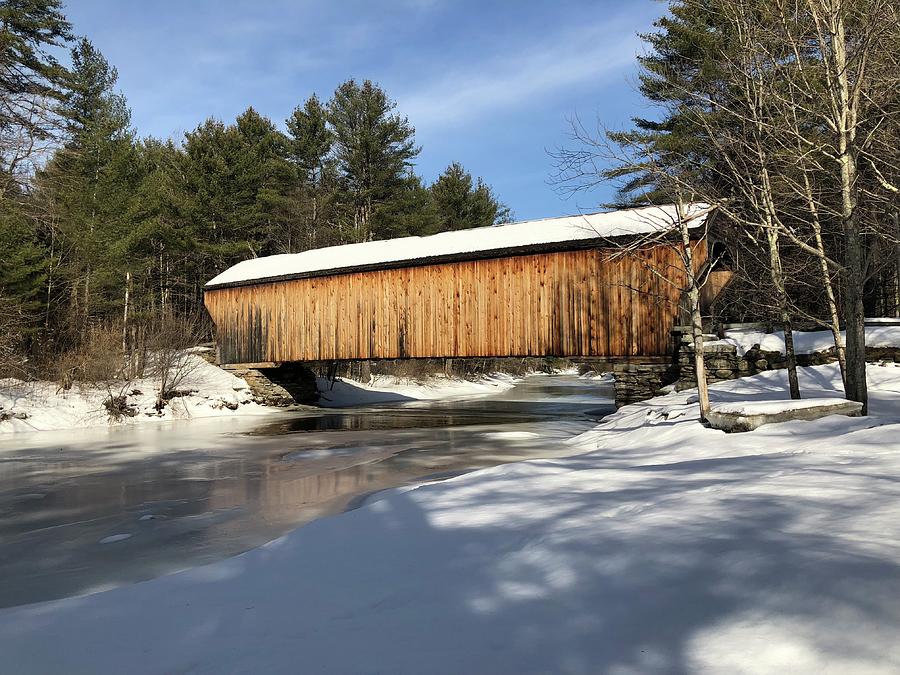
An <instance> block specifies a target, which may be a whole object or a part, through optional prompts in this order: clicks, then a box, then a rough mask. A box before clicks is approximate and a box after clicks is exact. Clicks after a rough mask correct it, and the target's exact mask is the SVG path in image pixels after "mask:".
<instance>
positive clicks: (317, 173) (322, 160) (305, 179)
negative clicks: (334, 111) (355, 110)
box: [282, 94, 340, 253]
mask: <svg viewBox="0 0 900 675" xmlns="http://www.w3.org/2000/svg"><path fill="white" fill-rule="evenodd" d="M286 125H287V128H288V137H289V138H288V158H289V160H290V161H291V162H293V164H294V165H295V167H296V172H297V183H296V186H295V189H294V191H293V205H294V207H295V210H294V213H293V215H294V218H291V219H289V222H288V224H287V225H288V226H287V227H286V228H285V231H284V232H285V241H284V242H283V245H282V248H283V250H284V251H285V252H287V253H293V252H295V251H301V250H305V249H308V248H316V247H318V246H323V245H328V244H333V243H339V239H340V237H339V233H338V232H337V230H336V227H337V225H336V222H335V221H336V220H337V209H336V205H337V200H338V184H337V171H336V166H335V161H334V158H333V154H332V149H333V146H334V134H333V133H332V131H331V129H330V128H329V126H328V112H327V109H326V107H325V106H323V105H322V103H321V102H320V101H319V99H318V97H317V96H316V95H315V94H313V95H312V96H310V97H309V98H308V99H307V100H306V102H305V103H304V104H303V107H300V106H298V107H297V108H296V109H295V110H294V112H293V113H292V114H291V116H290V117H289V118H288V119H287V122H286Z"/></svg>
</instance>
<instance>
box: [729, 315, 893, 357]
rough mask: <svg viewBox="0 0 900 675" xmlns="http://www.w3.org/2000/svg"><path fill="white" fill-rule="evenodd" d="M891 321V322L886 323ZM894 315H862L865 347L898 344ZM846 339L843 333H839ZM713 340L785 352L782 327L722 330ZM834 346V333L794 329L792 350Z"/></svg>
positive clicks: (741, 351) (799, 351)
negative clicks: (868, 316)
mask: <svg viewBox="0 0 900 675" xmlns="http://www.w3.org/2000/svg"><path fill="white" fill-rule="evenodd" d="M891 321H893V324H891V323H889V322H891ZM897 322H898V320H897V319H866V323H867V324H871V325H867V326H866V346H867V347H900V325H898V323H897ZM842 334H843V335H844V338H845V339H846V333H843V332H842ZM714 344H731V345H734V346H735V347H736V348H737V353H738V354H739V355H743V354H744V353H745V352H746V351H747V350H748V349H752V348H753V347H754V346H756V345H759V348H760V349H762V350H763V351H767V352H781V353H782V354H784V353H785V349H784V331H776V332H774V333H766V332H764V331H760V330H757V329H738V330H729V331H725V337H724V338H723V339H721V340H716V341H715V342H714ZM829 349H834V336H833V335H832V334H831V331H827V330H817V331H794V351H795V352H796V353H797V354H814V353H816V352H824V351H828V350H829Z"/></svg>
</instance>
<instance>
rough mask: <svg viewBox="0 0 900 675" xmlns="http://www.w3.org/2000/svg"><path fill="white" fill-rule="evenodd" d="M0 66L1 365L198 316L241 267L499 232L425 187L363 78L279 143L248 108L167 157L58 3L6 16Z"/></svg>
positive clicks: (405, 133) (307, 106)
mask: <svg viewBox="0 0 900 675" xmlns="http://www.w3.org/2000/svg"><path fill="white" fill-rule="evenodd" d="M58 47H69V48H70V49H71V65H68V66H66V65H64V64H61V63H60V62H58V61H57V60H56V59H55V58H54V57H53V53H54V51H55V48H58ZM0 59H2V62H0V99H2V100H0V153H2V167H0V169H2V174H3V178H4V180H3V186H2V190H3V192H2V196H0V246H2V250H3V256H2V257H0V304H2V307H0V310H2V313H3V314H4V315H5V316H6V317H15V320H14V321H12V322H10V321H9V320H8V321H7V323H8V324H10V327H9V330H8V331H7V332H8V333H9V335H8V336H7V338H6V340H5V343H4V345H0V350H3V349H5V350H7V351H9V350H11V349H17V350H19V351H20V352H22V353H30V355H31V356H32V357H35V356H41V357H44V358H47V357H49V356H52V355H53V354H55V353H58V352H59V351H61V350H64V349H68V348H71V347H72V346H73V345H77V344H78V343H79V342H82V341H84V340H85V339H86V337H87V336H88V335H89V333H90V332H91V330H93V329H95V328H96V327H97V326H100V325H104V324H108V323H110V322H121V321H122V320H123V319H124V318H125V315H126V312H127V314H128V320H129V321H130V322H131V323H132V324H133V325H134V326H140V325H142V324H143V325H146V324H148V323H152V322H154V321H155V320H157V319H158V318H159V317H163V316H171V315H173V314H174V315H181V316H196V315H199V314H200V313H201V312H202V308H201V303H202V293H201V289H202V286H203V283H204V282H205V281H206V280H208V279H209V278H210V277H211V276H213V275H214V274H216V273H217V272H219V271H221V270H222V269H224V268H225V267H227V266H229V265H231V264H233V263H235V262H237V261H239V260H242V259H245V258H250V257H257V256H263V255H270V254H276V253H294V252H298V251H303V250H306V249H310V248H316V247H320V246H327V245H332V244H340V243H349V242H359V241H367V240H372V239H384V238H389V237H397V236H404V235H415V234H431V233H434V232H439V231H444V230H448V229H463V228H470V227H478V226H483V225H491V224H494V223H497V222H503V221H506V220H508V219H509V210H508V209H507V208H506V207H505V206H503V205H502V204H501V203H500V202H499V201H498V200H497V198H496V197H495V196H494V194H493V192H492V191H491V189H490V187H488V186H487V185H486V184H485V183H484V182H483V181H482V180H481V179H480V178H479V179H477V180H473V178H472V176H471V175H470V174H469V173H468V172H467V171H466V170H465V169H464V168H463V167H462V166H461V165H460V164H458V163H452V164H450V166H449V167H448V168H447V169H446V171H445V172H444V173H443V174H442V175H441V176H440V177H439V178H438V179H437V180H436V181H435V182H434V183H433V184H432V185H425V184H424V183H423V180H422V179H421V178H420V177H419V176H418V175H417V174H416V173H415V170H414V161H415V159H416V157H417V156H418V154H419V152H420V148H419V147H418V146H417V145H416V143H415V138H414V128H413V126H412V125H411V124H410V122H409V121H408V120H407V119H406V118H405V117H404V116H402V115H401V114H399V113H398V112H397V110H396V107H395V103H394V102H393V101H392V100H391V99H390V98H389V97H388V95H387V94H386V93H385V92H384V91H383V90H382V89H380V88H379V87H378V86H377V85H376V84H374V83H372V82H370V81H368V80H366V81H363V82H361V83H360V82H357V81H354V80H348V81H347V82H344V83H343V84H341V85H340V86H339V87H338V88H337V90H336V91H335V92H334V94H333V96H332V97H331V98H330V99H329V100H327V101H322V100H320V99H319V98H317V97H316V96H315V95H314V94H313V95H312V96H310V97H309V98H308V99H307V100H306V101H305V102H303V103H302V104H301V105H299V106H298V107H297V108H296V109H295V110H294V111H293V113H292V114H291V115H290V117H289V118H288V119H287V120H286V121H285V124H284V130H283V131H282V130H281V129H280V128H279V126H278V125H276V124H275V123H274V122H273V121H272V120H270V119H268V118H266V117H265V116H263V115H261V114H260V113H259V112H257V111H256V110H255V109H253V108H252V107H251V108H248V109H247V110H246V111H245V112H244V113H242V114H241V115H240V116H238V118H237V119H236V120H235V121H234V122H233V123H230V124H226V123H224V122H222V121H219V120H215V119H212V118H210V119H208V120H207V121H205V122H204V123H203V124H201V125H200V126H198V127H197V128H196V129H194V130H193V131H191V132H189V133H187V134H185V135H184V138H183V139H178V140H177V141H176V140H171V139H168V140H161V139H155V138H144V139H142V138H138V136H137V134H136V132H135V131H134V129H133V128H132V126H131V118H130V111H129V109H128V105H127V102H126V100H125V98H124V97H123V96H122V95H121V94H119V93H117V91H116V81H117V73H116V69H115V68H114V67H113V66H111V65H110V64H109V63H108V62H107V61H106V59H105V58H104V57H103V55H102V54H101V53H100V52H99V51H98V50H97V49H96V47H94V46H93V44H92V43H91V42H90V41H89V40H88V39H86V38H80V39H77V40H76V39H74V38H73V36H72V30H71V26H70V25H69V23H68V22H67V21H66V19H65V16H64V14H63V9H62V4H61V0H28V1H23V0H18V1H16V2H12V1H9V0H3V1H0ZM13 333H15V335H13ZM13 342H15V345H13Z"/></svg>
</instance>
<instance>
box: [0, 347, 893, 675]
mask: <svg viewBox="0 0 900 675" xmlns="http://www.w3.org/2000/svg"><path fill="white" fill-rule="evenodd" d="M800 376H801V385H802V387H803V389H804V392H805V393H807V394H808V395H811V396H817V397H822V398H827V397H833V396H835V389H836V385H837V382H839V375H838V371H837V368H836V367H835V366H833V365H831V366H821V367H816V368H804V369H801V375H800ZM869 382H870V391H871V395H872V398H871V411H872V415H871V416H870V417H867V418H847V417H837V416H835V417H828V418H824V419H822V420H818V421H815V422H791V423H785V424H776V425H769V426H765V427H762V428H760V429H758V430H756V431H753V432H749V433H745V434H736V435H727V436H726V435H725V434H724V433H722V432H719V431H715V430H711V429H706V428H704V427H702V426H701V425H700V424H699V423H698V422H697V406H696V404H694V403H691V402H690V401H691V400H692V396H693V394H692V393H690V392H681V393H673V394H669V395H667V396H664V397H660V398H657V399H654V400H652V401H649V402H646V403H642V404H636V405H631V406H627V407H625V408H622V409H621V410H619V411H618V412H617V413H616V414H614V415H612V416H611V417H609V418H607V419H606V420H605V421H604V422H603V423H601V424H600V425H599V426H597V427H596V428H595V429H594V430H592V431H590V432H588V433H587V434H584V435H582V436H580V437H578V438H577V439H575V440H574V441H573V442H572V450H573V453H574V454H573V455H572V456H571V457H565V458H556V459H547V460H535V461H529V462H520V463H516V464H507V465H503V466H498V467H495V468H492V469H486V470H482V471H478V472H475V473H471V474H467V475H464V476H460V477H458V478H455V479H452V480H448V481H445V482H441V483H432V484H427V485H423V486H420V487H418V488H414V489H403V490H394V491H389V492H386V493H382V494H381V495H380V496H379V498H378V499H377V500H376V501H374V502H372V503H370V504H369V505H367V506H365V507H363V508H361V509H359V510H356V511H352V512H349V513H346V514H343V515H340V516H337V517H334V518H330V519H325V520H320V521H317V522H315V523H312V524H311V525H308V526H306V527H303V528H301V529H299V530H296V531H294V532H292V533H290V534H288V535H286V536H284V537H281V538H279V539H277V540H275V541H273V542H271V543H269V544H267V545H266V546H263V547H261V548H259V549H255V550H253V551H250V552H248V553H246V554H244V555H241V556H238V557H235V558H232V559H230V560H227V561H223V562H220V563H216V564H213V565H209V566H206V567H200V568H196V569H194V570H190V571H186V572H182V573H179V574H176V575H172V576H168V577H163V578H160V579H156V580H154V581H150V582H146V583H141V584H137V585H134V586H129V587H125V588H121V589H117V590H113V591H109V592H105V593H99V594H96V595H92V596H86V597H81V598H71V599H68V600H62V601H57V602H51V603H44V604H39V605H31V606H26V607H19V608H14V609H9V610H3V611H0V653H2V654H3V666H4V668H5V669H8V670H9V671H10V672H17V673H19V672H26V673H27V672H67V673H88V672H90V673H114V672H129V673H167V672H193V673H219V672H279V673H280V672H316V673H375V672H379V673H380V672H384V673H422V672H428V673H462V672H465V673H513V672H514V673H537V672H552V673H616V674H624V673H673V672H674V673H677V672H699V673H750V672H759V673H785V672H790V673H816V674H817V675H818V674H821V673H895V672H898V671H900V641H898V640H897V639H896V636H897V635H898V634H900V367H896V366H871V367H870V368H869ZM712 394H713V400H714V401H716V402H728V401H744V400H770V399H773V398H784V399H786V398H787V392H786V382H785V380H784V374H783V372H780V371H773V372H767V373H764V374H761V375H759V376H756V377H753V378H748V379H745V380H738V381H732V382H727V383H722V384H718V385H715V386H714V387H713V388H712ZM110 546H114V544H110Z"/></svg>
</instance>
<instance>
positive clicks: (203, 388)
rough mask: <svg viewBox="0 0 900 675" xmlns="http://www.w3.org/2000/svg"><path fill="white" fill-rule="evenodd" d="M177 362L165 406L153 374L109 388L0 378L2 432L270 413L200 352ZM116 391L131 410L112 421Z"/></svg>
mask: <svg viewBox="0 0 900 675" xmlns="http://www.w3.org/2000/svg"><path fill="white" fill-rule="evenodd" d="M179 365H180V368H181V369H182V370H183V371H184V376H183V379H181V381H180V382H178V386H177V388H178V390H179V393H180V395H179V396H178V397H175V398H172V399H171V400H170V401H169V402H168V404H167V405H166V406H165V407H164V408H163V409H162V411H157V410H156V408H155V405H156V392H157V390H158V389H159V381H158V380H154V379H149V378H148V379H137V380H133V381H131V382H127V383H124V382H116V383H114V384H112V385H111V386H110V387H104V386H100V385H79V384H77V383H76V384H75V385H73V386H72V388H71V389H69V390H68V391H63V390H61V389H60V387H59V385H58V384H57V383H56V382H43V381H37V382H23V381H20V380H9V379H7V380H0V433H4V432H26V431H49V430H55V429H78V428H88V427H98V426H107V425H109V424H136V423H142V422H158V421H162V420H174V419H190V418H195V417H214V416H220V415H234V414H262V413H264V412H266V410H267V408H266V407H265V406H261V405H258V404H256V403H254V402H253V400H252V398H253V395H252V393H251V391H250V389H249V388H248V386H247V383H246V382H245V381H244V380H242V379H240V378H238V377H235V376H234V375H232V374H231V373H227V372H225V371H224V370H222V369H220V368H217V367H216V366H214V365H212V364H211V363H209V362H207V361H206V360H204V359H203V358H202V357H201V356H199V355H198V354H187V355H186V357H185V360H184V363H183V364H179ZM117 395H123V396H125V397H126V400H127V404H128V405H129V406H131V409H132V412H133V415H132V416H123V417H121V418H119V419H118V420H116V421H113V420H111V419H110V414H109V411H108V410H107V408H106V407H105V406H104V401H107V400H108V399H109V398H110V397H111V396H117Z"/></svg>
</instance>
